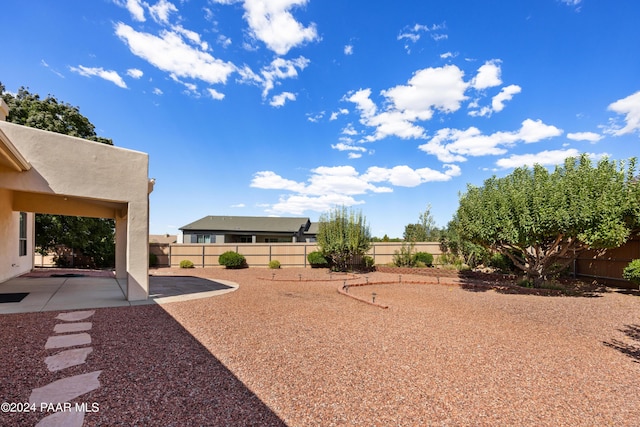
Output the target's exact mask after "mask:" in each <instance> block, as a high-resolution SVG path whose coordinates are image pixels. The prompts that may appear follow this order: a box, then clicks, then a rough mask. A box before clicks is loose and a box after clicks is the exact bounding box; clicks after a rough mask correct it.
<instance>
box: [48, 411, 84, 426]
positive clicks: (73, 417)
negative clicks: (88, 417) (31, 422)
mask: <svg viewBox="0 0 640 427" xmlns="http://www.w3.org/2000/svg"><path fill="white" fill-rule="evenodd" d="M82 424H84V412H83V411H76V410H75V408H74V409H73V410H71V411H64V412H56V413H54V414H51V415H49V416H47V417H45V418H43V419H41V420H40V422H38V424H36V427H81V426H82Z"/></svg>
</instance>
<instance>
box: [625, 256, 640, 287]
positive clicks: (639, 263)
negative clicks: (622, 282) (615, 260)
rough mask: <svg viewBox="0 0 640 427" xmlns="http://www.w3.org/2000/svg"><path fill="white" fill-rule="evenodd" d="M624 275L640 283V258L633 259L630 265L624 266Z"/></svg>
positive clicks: (631, 280) (637, 283)
mask: <svg viewBox="0 0 640 427" xmlns="http://www.w3.org/2000/svg"><path fill="white" fill-rule="evenodd" d="M622 277H624V278H625V279H627V280H629V281H630V282H633V283H635V284H636V285H640V259H634V260H633V261H631V262H630V263H629V265H627V266H626V267H625V268H624V270H623V272H622Z"/></svg>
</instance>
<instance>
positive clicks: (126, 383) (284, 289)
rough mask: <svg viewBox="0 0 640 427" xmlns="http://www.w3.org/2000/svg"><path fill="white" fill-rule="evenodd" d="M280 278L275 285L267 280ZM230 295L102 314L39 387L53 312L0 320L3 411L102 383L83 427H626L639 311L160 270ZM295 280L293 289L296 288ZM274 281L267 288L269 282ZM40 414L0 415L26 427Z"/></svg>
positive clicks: (452, 286) (636, 306)
mask: <svg viewBox="0 0 640 427" xmlns="http://www.w3.org/2000/svg"><path fill="white" fill-rule="evenodd" d="M274 273H275V277H274V276H273V274H274ZM152 274H165V275H166V274H169V275H176V276H179V275H185V274H190V275H196V276H201V277H210V278H218V279H223V280H231V281H234V282H236V283H238V284H239V285H240V287H239V289H238V290H237V291H235V292H232V293H228V294H225V295H220V296H216V297H212V298H206V299H200V300H191V301H185V302H177V303H170V304H166V305H163V306H157V305H151V306H139V307H126V308H108V309H97V310H96V313H95V315H94V316H93V317H92V319H91V321H92V322H93V329H92V330H91V337H92V339H93V342H92V347H93V348H94V351H93V353H91V354H90V355H89V357H88V358H87V363H86V364H85V365H81V366H75V367H72V368H68V369H66V370H64V371H67V372H56V373H50V372H48V371H47V369H46V366H45V364H44V358H45V357H46V356H48V355H50V354H51V350H45V349H44V344H45V342H46V340H47V337H48V336H49V335H51V333H52V330H53V326H54V324H55V321H54V317H55V316H56V315H57V312H46V313H33V314H19V315H3V316H0V324H1V325H2V332H1V333H0V357H1V358H2V360H4V361H5V367H6V368H5V372H4V374H3V375H2V376H1V377H0V392H1V393H2V398H3V400H4V401H15V402H20V401H26V400H28V398H29V394H30V392H31V390H32V389H33V388H36V387H40V386H42V385H44V384H47V383H49V382H52V381H54V380H56V379H58V378H61V377H62V376H69V375H74V374H79V373H84V372H90V371H95V370H102V374H101V375H100V382H101V387H100V388H99V389H97V390H95V391H93V392H91V393H90V396H84V397H83V398H82V401H86V402H98V403H99V405H100V411H99V412H96V413H87V415H86V418H85V423H84V425H85V426H93V425H96V426H97V425H103V426H104V425H109V426H117V425H122V426H125V425H126V426H130V425H140V426H142V425H144V426H156V425H157V426H191V425H193V426H209V425H211V426H238V425H240V426H245V425H255V426H269V425H275V426H278V425H279V426H284V425H287V426H418V425H455V426H460V425H469V426H482V425H486V426H496V425H535V426H601V425H616V426H627V425H628V426H633V425H638V420H640V395H639V393H638V392H637V391H638V379H639V378H640V363H639V362H640V333H639V331H640V326H638V325H640V298H639V297H638V295H637V294H629V293H621V292H615V291H614V290H611V289H607V290H604V291H603V292H599V293H597V294H590V295H592V297H566V296H536V295H513V294H506V293H501V292H497V291H495V290H492V289H489V288H488V287H482V286H472V285H473V283H472V282H470V281H468V280H461V281H456V280H457V279H455V278H452V279H451V280H450V281H448V282H447V281H446V280H443V281H442V282H441V284H436V283H433V284H413V283H406V282H410V281H414V282H416V283H418V282H420V281H422V282H423V283H426V282H427V280H425V277H423V276H422V277H421V276H412V275H403V276H402V279H403V282H404V283H402V284H399V283H397V282H398V275H397V274H391V273H380V272H376V273H368V274H366V275H365V274H362V275H358V276H356V277H355V278H350V279H349V283H362V282H365V280H366V279H365V277H368V280H370V281H371V282H376V283H382V282H385V283H389V284H376V285H372V286H363V287H355V286H354V287H350V289H349V293H350V294H353V295H354V296H358V297H361V298H362V299H369V298H371V294H372V293H374V292H375V293H376V302H379V303H380V304H382V305H385V306H388V308H386V309H382V308H380V307H378V306H374V305H370V304H365V303H363V302H360V301H358V300H356V299H353V298H349V297H347V296H344V295H341V294H340V293H338V288H340V287H341V286H342V285H343V283H344V280H347V277H348V276H344V277H341V276H339V275H335V274H334V275H332V277H331V280H326V279H327V276H328V273H327V271H326V270H315V269H282V270H273V271H272V270H268V269H260V268H248V269H243V270H223V269H193V270H179V269H173V270H169V269H161V270H155V271H152ZM300 275H302V276H300ZM272 279H275V280H272ZM41 418H42V415H41V414H6V413H4V414H0V425H34V424H35V423H36V422H37V421H38V420H39V419H41Z"/></svg>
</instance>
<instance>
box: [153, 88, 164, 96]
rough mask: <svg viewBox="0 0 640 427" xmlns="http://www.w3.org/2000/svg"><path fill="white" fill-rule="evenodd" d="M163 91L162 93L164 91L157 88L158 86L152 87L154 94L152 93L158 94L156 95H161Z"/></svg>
mask: <svg viewBox="0 0 640 427" xmlns="http://www.w3.org/2000/svg"><path fill="white" fill-rule="evenodd" d="M163 93H164V92H162V90H161V89H158V88H154V89H153V94H154V95H158V96H159V95H162V94H163Z"/></svg>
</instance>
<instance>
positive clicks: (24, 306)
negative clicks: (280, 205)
mask: <svg viewBox="0 0 640 427" xmlns="http://www.w3.org/2000/svg"><path fill="white" fill-rule="evenodd" d="M125 289H126V280H125V279H115V278H113V277H90V276H86V277H40V276H38V277H18V278H13V279H10V280H8V281H6V282H3V283H0V293H13V292H28V293H29V295H27V296H26V297H25V298H24V299H23V300H22V301H21V302H16V303H0V314H10V313H31V312H39V311H63V310H82V309H90V308H104V307H129V306H137V305H146V304H166V303H171V302H176V301H186V300H191V299H197V298H209V297H213V296H216V295H222V294H225V293H228V292H233V291H235V290H236V289H238V284H236V283H234V282H230V281H226V280H218V279H215V280H210V279H205V278H199V277H191V276H150V277H149V298H148V299H147V300H142V301H127V298H126V294H125ZM61 320H67V319H61ZM78 320H83V319H76V320H68V321H78Z"/></svg>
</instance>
